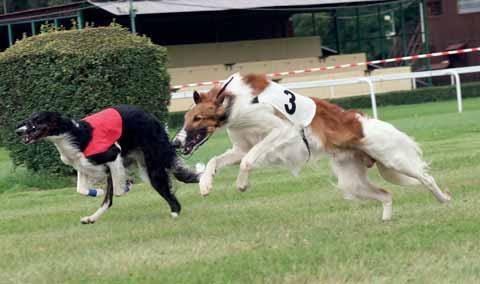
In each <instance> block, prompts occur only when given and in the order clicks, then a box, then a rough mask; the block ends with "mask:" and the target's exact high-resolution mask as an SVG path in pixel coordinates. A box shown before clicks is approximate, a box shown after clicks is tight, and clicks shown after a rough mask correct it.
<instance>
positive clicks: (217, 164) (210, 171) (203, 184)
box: [199, 145, 245, 196]
mask: <svg viewBox="0 0 480 284" xmlns="http://www.w3.org/2000/svg"><path fill="white" fill-rule="evenodd" d="M244 156H245V152H243V151H241V150H240V149H239V147H237V146H235V145H234V146H233V148H232V149H229V150H227V151H226V152H225V153H223V154H222V155H220V156H216V157H213V158H212V159H210V161H208V163H207V166H206V168H205V171H204V172H203V174H202V175H201V176H200V181H199V186H200V194H201V195H203V196H206V195H208V194H209V193H210V191H211V190H212V184H213V177H214V176H215V174H217V171H218V170H219V169H221V168H223V167H225V166H228V165H233V164H236V163H239V162H240V160H241V159H242V158H243V157H244Z"/></svg>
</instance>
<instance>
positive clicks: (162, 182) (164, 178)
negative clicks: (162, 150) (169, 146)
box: [148, 168, 182, 217]
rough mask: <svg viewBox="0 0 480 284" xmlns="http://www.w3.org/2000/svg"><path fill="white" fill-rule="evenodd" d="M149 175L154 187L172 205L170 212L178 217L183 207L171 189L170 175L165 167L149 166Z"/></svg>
mask: <svg viewBox="0 0 480 284" xmlns="http://www.w3.org/2000/svg"><path fill="white" fill-rule="evenodd" d="M148 175H149V178H150V183H151V185H152V187H153V188H154V189H155V190H156V191H157V192H158V193H159V194H160V195H161V196H162V197H163V198H164V199H165V200H166V201H167V203H168V205H169V206H170V214H171V215H172V217H177V216H178V214H179V213H180V210H181V209H182V207H181V206H180V203H179V202H178V200H177V198H176V197H175V195H174V194H173V193H172V191H171V184H170V177H169V176H168V173H167V171H166V170H165V169H163V168H156V169H151V168H148Z"/></svg>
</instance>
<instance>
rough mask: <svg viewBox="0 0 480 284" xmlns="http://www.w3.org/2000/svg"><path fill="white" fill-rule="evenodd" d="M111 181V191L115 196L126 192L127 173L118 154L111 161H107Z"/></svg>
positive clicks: (127, 188)
mask: <svg viewBox="0 0 480 284" xmlns="http://www.w3.org/2000/svg"><path fill="white" fill-rule="evenodd" d="M107 165H108V168H109V170H110V173H111V176H112V181H113V193H114V194H115V196H122V195H124V194H125V193H127V192H128V190H129V187H128V185H127V175H126V171H125V167H124V166H123V159H122V157H121V156H120V154H118V155H117V157H116V159H115V160H114V161H113V162H109V163H107Z"/></svg>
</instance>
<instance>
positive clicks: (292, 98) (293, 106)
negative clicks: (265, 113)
mask: <svg viewBox="0 0 480 284" xmlns="http://www.w3.org/2000/svg"><path fill="white" fill-rule="evenodd" d="M283 93H284V94H285V95H287V96H290V99H289V100H288V102H289V103H290V105H291V106H290V105H288V104H285V105H284V106H285V111H286V112H287V113H288V114H294V113H295V110H296V109H297V105H296V104H295V99H296V98H295V95H294V94H293V93H292V92H290V91H289V90H285V91H283Z"/></svg>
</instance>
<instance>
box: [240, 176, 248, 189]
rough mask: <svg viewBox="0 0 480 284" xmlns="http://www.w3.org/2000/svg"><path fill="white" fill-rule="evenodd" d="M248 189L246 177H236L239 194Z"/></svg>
mask: <svg viewBox="0 0 480 284" xmlns="http://www.w3.org/2000/svg"><path fill="white" fill-rule="evenodd" d="M249 187H250V182H249V181H248V177H240V176H239V177H238V178H237V189H238V190H239V191H241V192H245V191H246V190H247V189H248V188H249Z"/></svg>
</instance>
